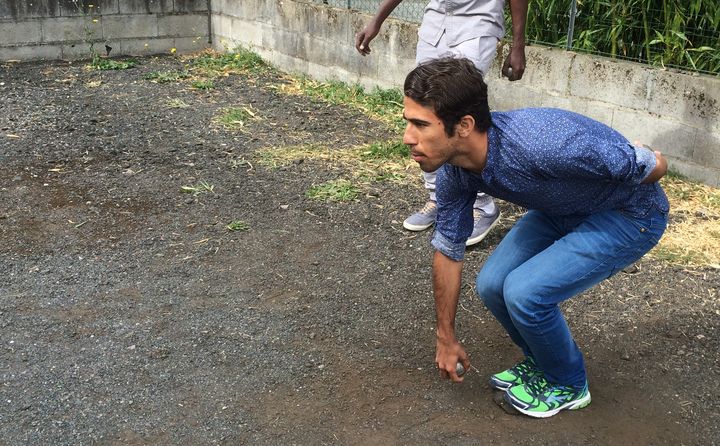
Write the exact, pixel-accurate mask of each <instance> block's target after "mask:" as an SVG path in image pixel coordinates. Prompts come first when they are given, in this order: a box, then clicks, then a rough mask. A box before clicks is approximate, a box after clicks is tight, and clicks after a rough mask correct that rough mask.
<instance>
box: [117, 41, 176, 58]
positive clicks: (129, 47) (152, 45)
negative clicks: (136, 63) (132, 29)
mask: <svg viewBox="0 0 720 446" xmlns="http://www.w3.org/2000/svg"><path fill="white" fill-rule="evenodd" d="M111 46H113V55H115V56H120V55H123V56H148V55H151V54H170V50H171V49H172V48H175V39H173V38H171V37H164V38H163V37H160V38H157V37H151V38H146V39H119V40H116V41H114V42H111Z"/></svg>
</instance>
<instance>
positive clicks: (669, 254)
mask: <svg viewBox="0 0 720 446" xmlns="http://www.w3.org/2000/svg"><path fill="white" fill-rule="evenodd" d="M661 184H662V186H663V189H665V192H666V193H667V196H668V200H669V201H670V224H669V226H668V229H667V230H666V231H665V235H664V236H663V238H662V239H661V240H660V243H659V244H658V246H657V247H656V248H655V249H653V250H652V251H651V255H652V256H653V257H655V258H658V259H662V260H665V261H668V262H671V263H675V264H680V265H686V266H710V267H713V268H720V189H716V188H713V187H710V186H707V185H704V184H701V183H695V182H692V181H689V180H687V179H685V177H683V176H682V175H677V174H676V173H672V174H670V175H667V176H665V177H664V178H663V179H662V180H661Z"/></svg>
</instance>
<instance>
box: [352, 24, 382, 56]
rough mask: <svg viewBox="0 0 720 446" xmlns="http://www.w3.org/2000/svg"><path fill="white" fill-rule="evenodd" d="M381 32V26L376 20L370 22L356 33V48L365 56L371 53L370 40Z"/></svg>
mask: <svg viewBox="0 0 720 446" xmlns="http://www.w3.org/2000/svg"><path fill="white" fill-rule="evenodd" d="M379 32H380V26H379V25H377V24H375V21H372V22H370V23H368V24H367V25H366V26H365V28H363V29H362V30H361V31H360V32H359V33H357V34H355V49H356V50H358V53H360V54H362V55H363V56H367V55H368V54H370V42H371V41H372V39H374V38H375V36H377V35H378V33H379Z"/></svg>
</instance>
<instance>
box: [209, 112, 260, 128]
mask: <svg viewBox="0 0 720 446" xmlns="http://www.w3.org/2000/svg"><path fill="white" fill-rule="evenodd" d="M251 119H257V114H256V113H254V112H253V111H252V110H251V109H250V108H248V107H230V108H226V109H225V110H223V113H222V114H221V115H220V116H219V117H218V118H217V122H219V123H220V124H222V126H223V127H225V128H229V129H234V128H238V127H242V126H244V125H245V123H246V122H247V121H249V120H251Z"/></svg>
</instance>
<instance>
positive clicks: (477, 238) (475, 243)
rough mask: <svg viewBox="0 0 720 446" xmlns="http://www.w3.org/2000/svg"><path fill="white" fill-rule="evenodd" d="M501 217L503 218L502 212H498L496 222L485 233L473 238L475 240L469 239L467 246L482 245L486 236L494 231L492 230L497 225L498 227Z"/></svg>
mask: <svg viewBox="0 0 720 446" xmlns="http://www.w3.org/2000/svg"><path fill="white" fill-rule="evenodd" d="M500 217H502V213H501V212H498V216H497V218H496V219H495V221H494V222H493V223H492V224H491V225H490V226H489V227H488V228H487V229H486V230H485V232H483V233H482V234H478V235H476V236H475V237H473V238H469V239H467V241H466V242H465V246H472V245H477V244H478V243H480V242H481V241H482V240H483V239H484V238H485V236H487V235H488V233H490V230H492V228H494V227H495V225H497V224H498V223H499V222H500Z"/></svg>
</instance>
